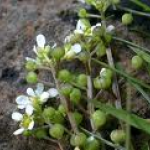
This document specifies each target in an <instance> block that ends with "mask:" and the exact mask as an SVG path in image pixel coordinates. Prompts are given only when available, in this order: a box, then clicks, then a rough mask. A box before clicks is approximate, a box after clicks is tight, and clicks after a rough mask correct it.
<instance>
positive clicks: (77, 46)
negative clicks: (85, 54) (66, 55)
mask: <svg viewBox="0 0 150 150" xmlns="http://www.w3.org/2000/svg"><path fill="white" fill-rule="evenodd" d="M81 50H82V48H81V45H80V44H79V43H75V44H74V45H73V46H71V49H70V51H74V52H75V53H76V54H77V53H80V52H81Z"/></svg>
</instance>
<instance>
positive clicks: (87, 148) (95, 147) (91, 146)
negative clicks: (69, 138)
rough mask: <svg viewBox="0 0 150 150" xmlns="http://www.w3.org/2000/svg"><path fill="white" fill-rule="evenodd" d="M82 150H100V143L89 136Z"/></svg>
mask: <svg viewBox="0 0 150 150" xmlns="http://www.w3.org/2000/svg"><path fill="white" fill-rule="evenodd" d="M84 150H100V141H98V140H97V139H95V138H94V137H93V136H90V137H89V138H88V139H87V140H86V143H85V145H84Z"/></svg>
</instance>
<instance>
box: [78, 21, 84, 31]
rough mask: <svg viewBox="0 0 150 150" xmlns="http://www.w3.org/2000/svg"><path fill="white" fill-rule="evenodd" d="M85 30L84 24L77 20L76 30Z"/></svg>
mask: <svg viewBox="0 0 150 150" xmlns="http://www.w3.org/2000/svg"><path fill="white" fill-rule="evenodd" d="M85 28H86V26H85V24H84V23H83V22H82V21H81V20H78V22H77V25H76V30H82V31H84V30H85Z"/></svg>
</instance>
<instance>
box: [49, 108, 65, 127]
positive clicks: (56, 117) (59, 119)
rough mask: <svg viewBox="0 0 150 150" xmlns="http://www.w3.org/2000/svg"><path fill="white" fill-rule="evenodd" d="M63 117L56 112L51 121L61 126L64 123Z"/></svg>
mask: <svg viewBox="0 0 150 150" xmlns="http://www.w3.org/2000/svg"><path fill="white" fill-rule="evenodd" d="M64 121H65V120H64V116H63V114H62V113H61V112H60V111H59V110H58V111H55V114H54V117H53V121H52V122H54V123H59V124H63V123H64Z"/></svg>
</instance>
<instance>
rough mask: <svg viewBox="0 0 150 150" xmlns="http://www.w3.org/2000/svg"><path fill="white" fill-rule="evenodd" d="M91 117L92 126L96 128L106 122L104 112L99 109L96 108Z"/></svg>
mask: <svg viewBox="0 0 150 150" xmlns="http://www.w3.org/2000/svg"><path fill="white" fill-rule="evenodd" d="M91 119H92V123H93V125H94V127H95V128H96V129H98V128H100V127H102V126H103V125H104V124H105V123H106V114H105V113H104V112H102V111H100V110H96V111H95V112H94V113H93V114H92V116H91Z"/></svg>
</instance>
